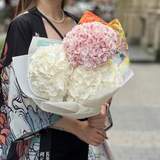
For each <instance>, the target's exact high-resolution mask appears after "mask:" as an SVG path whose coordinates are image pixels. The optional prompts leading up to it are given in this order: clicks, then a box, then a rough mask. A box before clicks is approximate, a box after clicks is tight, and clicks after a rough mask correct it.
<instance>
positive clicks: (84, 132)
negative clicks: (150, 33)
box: [76, 121, 106, 146]
mask: <svg viewBox="0 0 160 160" xmlns="http://www.w3.org/2000/svg"><path fill="white" fill-rule="evenodd" d="M76 136H77V137H78V138H79V139H81V140H82V141H84V142H86V143H88V144H90V145H94V146H98V145H100V144H102V143H103V142H104V140H105V139H106V133H105V131H104V130H98V129H96V128H93V127H91V126H90V125H89V124H88V122H87V121H85V122H80V123H79V128H78V130H77V132H76Z"/></svg>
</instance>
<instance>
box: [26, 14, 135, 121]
mask: <svg viewBox="0 0 160 160" xmlns="http://www.w3.org/2000/svg"><path fill="white" fill-rule="evenodd" d="M127 52H128V45H127V42H126V39H125V35H124V32H123V29H122V27H121V25H120V23H119V21H118V20H114V21H113V22H111V23H109V24H108V23H106V22H105V21H103V20H102V19H100V18H99V17H97V16H96V15H94V14H93V13H91V12H86V13H85V14H84V15H83V16H82V18H81V20H80V22H79V24H78V25H77V26H75V27H73V29H72V30H71V31H70V32H68V34H67V35H66V37H65V38H64V40H63V41H58V40H50V39H45V38H38V37H34V38H33V40H32V43H31V46H30V49H29V55H28V67H27V68H28V70H27V75H28V77H27V85H28V86H29V87H28V88H29V89H28V90H29V91H28V93H29V94H28V96H30V97H31V98H32V99H33V100H34V101H35V102H36V103H37V105H38V106H39V107H40V108H41V109H43V110H45V111H47V112H52V113H56V114H59V115H65V116H70V117H73V118H77V119H79V118H86V117H90V116H93V115H96V114H98V113H99V111H100V106H101V105H102V104H104V103H105V102H106V101H107V100H109V99H110V98H111V97H112V96H113V95H114V94H115V93H116V92H117V91H118V89H119V88H121V87H122V86H124V85H125V84H126V82H127V81H128V80H129V79H130V78H131V77H132V76H133V72H132V70H131V69H130V67H129V58H128V53H127Z"/></svg>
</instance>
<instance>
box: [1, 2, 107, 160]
mask: <svg viewBox="0 0 160 160" xmlns="http://www.w3.org/2000/svg"><path fill="white" fill-rule="evenodd" d="M63 6H64V0H20V1H19V5H18V7H17V11H18V12H17V13H18V16H17V17H16V18H15V19H14V20H13V21H12V22H11V24H10V26H9V30H8V33H7V38H6V41H5V45H4V49H3V52H2V56H1V59H0V73H1V77H2V78H1V83H0V86H1V87H0V88H1V91H0V106H1V112H0V121H1V122H2V123H1V122H0V124H1V125H0V127H1V130H0V131H1V135H0V150H1V151H0V154H1V155H0V159H3V160H6V159H7V160H20V159H21V160H25V159H26V160H33V159H35V160H51V159H54V160H88V154H89V144H91V145H94V146H97V145H99V144H102V143H103V141H104V140H105V138H106V134H105V131H104V128H105V117H106V105H104V106H102V108H101V113H100V114H99V115H97V116H95V117H92V118H89V119H84V120H74V119H71V118H67V117H61V116H59V115H55V114H51V113H46V112H44V111H42V110H40V109H39V108H38V107H37V106H36V105H35V103H34V102H33V101H32V100H31V99H29V98H28V97H26V96H25V95H24V93H23V92H22V91H21V89H20V87H19V85H18V82H17V80H16V77H15V76H14V74H13V75H12V76H10V73H11V72H12V69H13V68H12V65H11V64H12V63H11V62H12V57H14V56H21V55H25V54H27V53H28V49H29V46H30V43H31V40H32V37H33V36H40V37H45V38H53V39H63V38H64V36H65V35H66V33H67V32H68V31H70V30H71V29H72V27H73V26H74V25H76V23H77V19H76V18H75V17H74V16H73V15H71V14H69V13H68V12H65V11H64V10H63ZM44 65H45V64H44Z"/></svg>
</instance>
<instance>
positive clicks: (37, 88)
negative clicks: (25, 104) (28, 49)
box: [29, 44, 72, 101]
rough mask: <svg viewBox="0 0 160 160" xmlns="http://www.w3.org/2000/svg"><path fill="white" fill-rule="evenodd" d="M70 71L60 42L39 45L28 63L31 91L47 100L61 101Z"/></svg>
mask: <svg viewBox="0 0 160 160" xmlns="http://www.w3.org/2000/svg"><path fill="white" fill-rule="evenodd" d="M71 72H72V69H71V68H70V65H69V63H68V61H67V59H66V55H65V53H64V50H63V46H62V45H61V44H55V45H53V46H49V47H39V48H38V49H37V50H36V52H35V53H34V54H33V55H32V56H31V59H30V64H29V79H30V85H31V88H32V91H33V93H35V94H36V95H38V96H39V97H41V98H45V99H47V100H51V101H63V98H64V96H65V94H66V90H67V83H68V79H69V75H70V74H71Z"/></svg>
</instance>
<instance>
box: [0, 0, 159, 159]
mask: <svg viewBox="0 0 160 160" xmlns="http://www.w3.org/2000/svg"><path fill="white" fill-rule="evenodd" d="M16 4H17V0H6V1H4V0H0V49H2V46H3V42H4V38H5V34H6V31H7V29H6V28H7V26H8V24H9V22H10V20H11V19H12V18H13V16H14V12H13V11H14V9H15V6H16ZM65 9H66V10H68V11H70V12H71V13H73V14H75V15H76V16H78V17H80V16H81V14H82V13H83V12H84V11H85V10H93V11H94V12H96V13H97V14H98V15H100V16H101V17H103V19H105V20H106V21H111V20H112V19H114V18H119V20H120V21H121V23H122V25H123V27H124V30H125V32H126V35H127V39H128V43H129V51H130V52H129V53H130V58H131V67H132V68H133V70H134V72H135V76H134V78H133V79H132V80H131V81H130V82H129V83H128V84H127V85H126V86H125V87H124V88H122V89H121V90H120V91H119V92H118V93H117V94H116V96H115V97H114V98H113V103H112V105H111V113H112V116H113V117H112V118H113V123H114V125H113V128H112V129H111V130H110V131H109V132H108V137H109V143H110V146H111V150H112V152H113V156H114V157H115V160H160V63H159V62H160V0H152V1H146V0H90V1H87V0H81V1H78V0H68V1H67V5H66V7H65Z"/></svg>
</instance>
